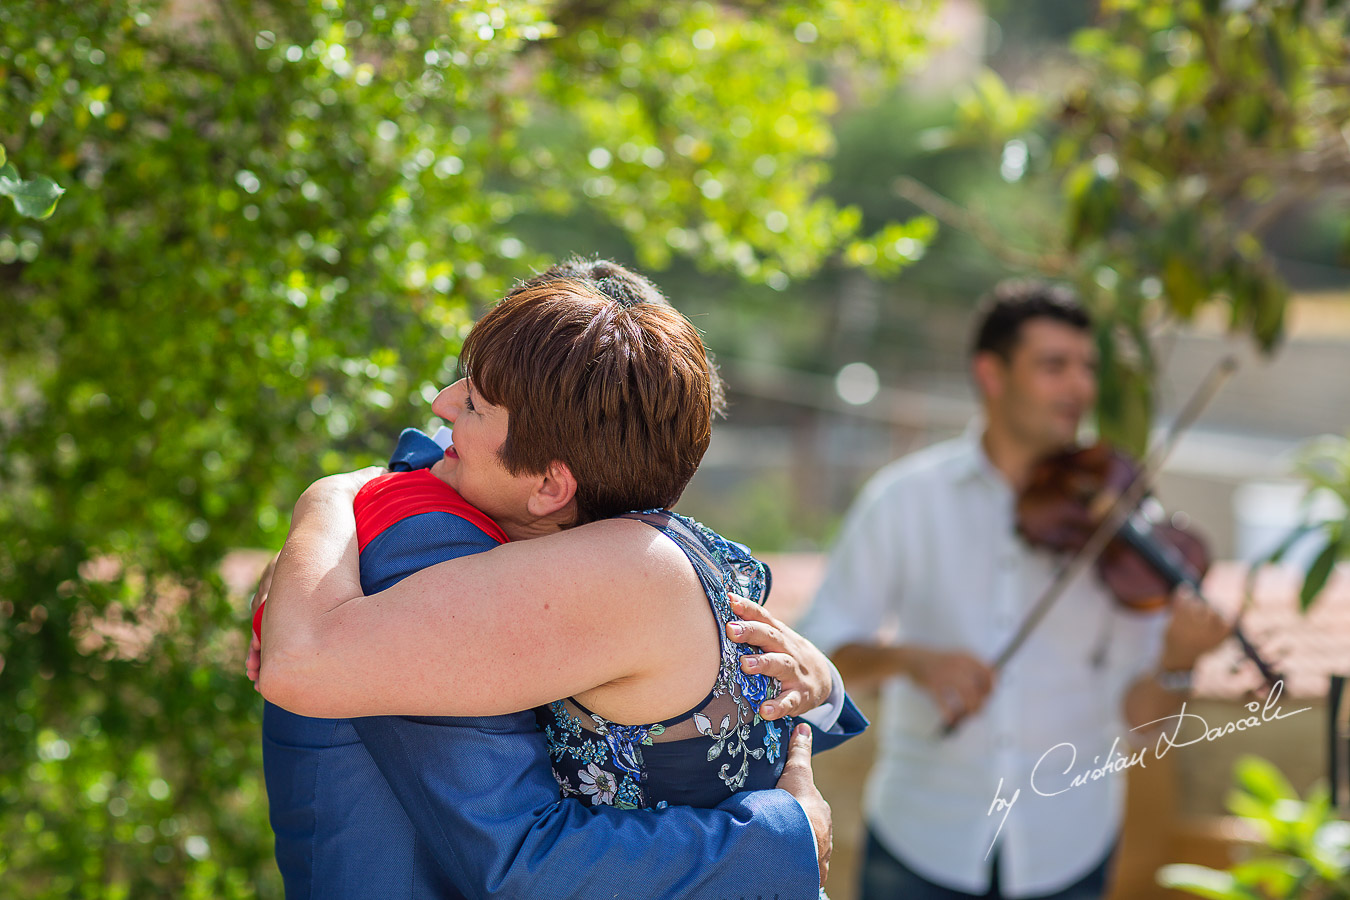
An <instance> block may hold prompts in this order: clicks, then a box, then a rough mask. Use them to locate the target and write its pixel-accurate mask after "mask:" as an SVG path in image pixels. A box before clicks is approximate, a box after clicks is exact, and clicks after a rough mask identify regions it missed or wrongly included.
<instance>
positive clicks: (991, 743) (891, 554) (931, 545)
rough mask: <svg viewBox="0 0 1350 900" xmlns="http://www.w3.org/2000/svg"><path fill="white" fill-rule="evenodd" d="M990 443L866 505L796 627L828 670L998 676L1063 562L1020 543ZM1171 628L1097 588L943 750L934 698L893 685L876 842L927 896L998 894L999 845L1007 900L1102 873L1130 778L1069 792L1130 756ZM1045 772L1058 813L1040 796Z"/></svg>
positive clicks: (876, 799) (1053, 627) (935, 454)
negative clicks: (1075, 782) (976, 668)
mask: <svg viewBox="0 0 1350 900" xmlns="http://www.w3.org/2000/svg"><path fill="white" fill-rule="evenodd" d="M979 434H980V430H979V429H978V428H975V427H972V429H970V430H968V431H967V433H966V435H964V436H963V437H961V438H957V439H955V440H952V441H948V442H945V443H942V444H937V445H935V446H932V447H929V448H927V449H926V450H923V451H921V452H919V453H916V454H914V455H912V456H909V457H906V458H904V459H902V460H899V461H897V462H895V463H892V464H891V465H889V466H887V467H886V468H885V469H883V470H882V471H881V472H880V473H878V474H877V475H876V476H875V477H874V478H873V479H872V480H871V481H870V482H869V483H868V485H867V487H866V488H865V489H864V490H863V492H862V494H861V496H860V497H859V499H858V500H857V502H856V503H855V505H854V507H853V509H852V510H851V511H850V513H849V515H848V518H847V520H846V521H845V524H844V529H843V532H842V534H841V535H840V538H839V541H838V544H837V546H836V547H835V550H834V553H833V554H832V556H831V558H830V564H829V568H828V570H827V572H826V575H825V581H824V584H823V585H822V586H821V588H820V591H819V593H818V594H817V596H816V600H815V603H814V605H813V606H812V608H811V610H810V611H809V612H808V614H807V615H806V617H805V618H804V619H803V620H802V622H801V623H800V624H799V626H798V630H799V631H801V632H802V633H803V634H805V635H806V636H807V637H809V638H811V639H812V640H814V641H815V642H816V644H817V645H819V646H820V648H821V649H822V650H824V651H825V652H826V653H832V652H833V651H834V650H836V649H837V648H839V647H840V646H841V645H843V644H846V643H877V642H878V641H879V640H880V641H884V642H893V643H914V644H922V645H925V646H928V647H933V648H939V649H952V650H956V649H964V650H966V651H968V652H971V653H973V654H974V655H976V656H977V657H979V658H981V659H985V660H992V659H994V657H995V656H996V655H997V654H998V653H999V651H1000V650H1002V649H1003V647H1004V646H1005V645H1006V644H1007V642H1008V641H1009V639H1010V638H1011V637H1012V635H1013V633H1014V631H1015V630H1016V629H1017V627H1018V625H1019V623H1020V622H1021V620H1022V619H1023V617H1024V616H1025V614H1026V613H1027V611H1028V610H1029V609H1030V608H1031V606H1032V605H1033V604H1034V603H1035V602H1036V599H1037V598H1038V597H1039V596H1040V594H1041V593H1042V591H1043V590H1044V588H1045V586H1046V585H1048V584H1049V583H1050V581H1051V579H1052V577H1053V573H1054V571H1055V568H1056V566H1057V564H1058V562H1059V560H1058V559H1057V558H1055V557H1053V556H1051V555H1049V554H1047V553H1044V552H1041V551H1034V550H1031V549H1030V548H1028V547H1027V545H1026V544H1025V543H1023V542H1022V541H1021V539H1020V538H1018V536H1017V535H1016V533H1015V532H1014V527H1013V506H1014V501H1015V497H1014V495H1013V492H1012V490H1011V488H1010V487H1009V485H1008V483H1007V482H1006V481H1005V480H1004V478H1003V477H1002V475H1001V474H1000V473H999V472H998V471H997V470H996V469H995V468H994V467H993V466H992V464H991V463H990V462H989V460H988V458H987V457H986V456H985V454H984V451H983V449H982V448H981V445H980V442H979ZM1165 624H1166V616H1165V615H1162V614H1149V615H1140V614H1135V613H1129V612H1122V611H1119V610H1117V609H1116V608H1115V606H1114V605H1113V603H1112V602H1111V601H1110V599H1109V597H1108V595H1107V594H1106V592H1105V591H1104V589H1103V588H1102V587H1101V586H1100V584H1099V583H1098V581H1097V580H1096V577H1095V576H1094V575H1093V574H1091V573H1090V572H1089V573H1087V574H1085V575H1084V576H1083V577H1081V578H1079V579H1078V580H1076V581H1075V582H1074V583H1073V584H1072V585H1071V586H1070V587H1069V589H1068V590H1067V591H1066V592H1065V593H1064V595H1063V596H1062V597H1061V598H1060V599H1059V601H1058V602H1057V603H1056V604H1055V606H1054V607H1053V608H1052V610H1051V611H1050V613H1049V614H1048V615H1047V616H1046V617H1045V619H1044V621H1042V622H1041V624H1040V626H1039V627H1038V628H1037V630H1036V631H1035V632H1034V633H1033V634H1032V636H1031V637H1030V638H1029V639H1028V640H1027V642H1026V643H1025V644H1024V645H1023V646H1022V648H1021V650H1020V651H1019V652H1018V653H1017V654H1016V655H1014V656H1013V657H1012V659H1011V661H1010V662H1009V663H1008V665H1007V666H1006V667H1005V668H1004V669H1003V671H1002V672H1001V673H1000V674H999V675H998V676H997V677H996V682H995V687H994V690H993V693H992V694H991V695H990V696H989V698H988V700H987V703H986V705H985V706H984V708H983V709H982V710H981V711H980V712H979V713H978V714H977V715H975V716H972V717H970V718H968V719H967V720H966V721H965V722H964V723H963V724H962V725H961V726H960V728H959V729H958V730H957V731H956V732H955V733H954V734H953V735H951V736H950V737H947V738H938V737H937V736H936V735H937V732H938V729H939V727H940V720H939V716H938V713H937V709H936V707H935V706H934V705H933V703H932V702H931V700H930V698H929V696H928V694H927V693H926V692H924V691H923V690H922V689H921V688H919V687H917V686H916V685H915V684H914V683H913V682H911V681H910V680H909V679H905V678H893V679H889V680H888V681H887V682H886V683H885V684H884V685H883V687H882V694H881V700H882V708H881V713H882V714H881V723H880V737H879V740H880V747H879V751H878V758H877V763H876V765H875V766H874V768H873V770H872V774H871V776H870V778H869V780H868V784H867V791H866V798H865V804H864V807H865V808H864V812H865V815H866V818H867V820H868V823H869V825H870V827H871V828H872V830H873V832H874V833H875V834H876V835H877V838H878V840H880V841H881V842H882V844H883V845H884V846H885V847H886V848H887V849H889V850H890V851H891V853H893V854H894V855H895V856H896V857H898V858H899V859H901V860H902V861H903V862H904V863H905V864H906V865H907V866H909V867H910V868H911V869H913V870H914V871H916V872H918V873H919V874H920V875H922V876H924V877H925V878H927V879H929V880H930V881H934V882H937V883H938V884H942V885H945V886H948V887H950V888H953V889H956V890H961V891H966V892H969V893H978V894H983V893H984V892H985V891H986V890H987V889H988V887H989V862H988V860H989V859H992V854H990V853H989V851H990V848H991V846H992V845H993V843H994V840H995V835H996V833H998V843H999V858H1000V863H999V865H1000V882H1001V886H1002V890H1003V893H1004V894H1005V896H1013V897H1017V896H1030V895H1036V894H1044V893H1050V892H1053V891H1056V890H1059V889H1060V888H1063V887H1066V886H1068V885H1069V884H1072V883H1073V882H1074V881H1077V880H1078V879H1080V878H1082V877H1083V876H1084V875H1086V874H1087V873H1088V872H1090V871H1091V870H1092V869H1093V868H1095V867H1096V866H1097V865H1098V864H1099V863H1100V862H1101V860H1102V858H1103V857H1104V855H1105V854H1106V853H1107V851H1108V850H1109V849H1110V847H1111V845H1112V843H1113V842H1114V841H1115V840H1116V837H1117V834H1118V831H1119V828H1120V824H1121V820H1122V817H1123V809H1124V788H1125V782H1124V778H1125V775H1124V773H1123V772H1122V773H1107V774H1105V775H1104V776H1103V777H1099V778H1097V779H1095V780H1093V779H1091V778H1089V779H1088V780H1086V782H1085V783H1083V784H1081V785H1080V786H1077V787H1072V788H1069V785H1070V782H1071V779H1072V778H1073V776H1074V775H1077V774H1078V773H1080V772H1083V771H1090V770H1091V769H1094V768H1096V767H1098V766H1100V765H1101V764H1102V763H1105V762H1108V759H1107V757H1108V755H1109V751H1110V750H1111V747H1112V742H1113V741H1114V740H1116V739H1117V738H1119V742H1118V744H1117V745H1116V751H1115V754H1114V755H1111V759H1116V758H1118V757H1119V756H1122V755H1123V756H1124V757H1126V758H1128V757H1129V756H1130V755H1131V747H1130V744H1129V733H1128V727H1127V726H1126V725H1125V723H1124V721H1123V719H1122V714H1121V703H1122V700H1123V698H1124V694H1125V690H1126V689H1127V687H1128V686H1129V684H1130V683H1131V682H1133V681H1134V680H1135V678H1137V677H1138V676H1140V675H1141V674H1143V673H1144V672H1146V671H1148V670H1149V669H1150V668H1152V667H1153V666H1154V665H1155V664H1156V661H1157V657H1158V653H1159V650H1160V646H1161V637H1162V630H1163V628H1164V626H1165ZM1066 745H1072V750H1071V749H1070V747H1069V746H1066ZM1071 752H1072V753H1076V758H1074V759H1073V762H1072V764H1071V763H1070V754H1071ZM1042 757H1044V760H1043V761H1042ZM1094 757H1097V758H1098V762H1096V763H1094V762H1093V759H1094ZM1038 761H1039V766H1038ZM1145 762H1147V761H1145ZM1066 768H1069V769H1070V771H1069V772H1068V774H1067V775H1066V774H1063V773H1064V770H1065V769H1066ZM1033 770H1034V771H1035V773H1036V779H1035V785H1036V788H1038V789H1039V790H1040V791H1042V792H1044V793H1045V794H1054V796H1041V795H1038V794H1037V792H1036V790H1034V789H1033V785H1032V773H1033ZM1000 779H1001V780H1002V784H1001V786H1000ZM1065 788H1069V789H1068V790H1063V789H1065ZM1019 790H1020V794H1019V795H1018V796H1017V799H1016V801H1015V802H1014V803H1013V805H1012V807H1011V808H1010V809H1006V810H1003V809H992V810H991V807H994V800H995V796H996V795H997V796H1000V797H1002V798H1003V799H1004V800H1005V801H1009V800H1012V798H1013V795H1014V792H1016V791H1019ZM1060 791H1062V792H1060ZM1004 812H1006V813H1007V816H1006V820H1005V818H1004ZM1000 824H1002V831H1001V833H999V828H1000Z"/></svg>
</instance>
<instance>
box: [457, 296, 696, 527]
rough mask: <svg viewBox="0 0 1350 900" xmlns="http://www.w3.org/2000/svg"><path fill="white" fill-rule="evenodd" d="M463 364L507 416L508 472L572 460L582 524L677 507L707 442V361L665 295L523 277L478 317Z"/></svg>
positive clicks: (487, 397)
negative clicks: (622, 294)
mask: <svg viewBox="0 0 1350 900" xmlns="http://www.w3.org/2000/svg"><path fill="white" fill-rule="evenodd" d="M460 363H461V364H462V365H463V367H464V372H465V374H466V375H467V376H468V377H469V378H470V379H472V381H473V384H474V387H475V388H476V389H477V390H478V392H479V393H480V394H481V395H482V397H483V399H485V400H487V402H489V403H492V404H494V405H496V406H501V407H505V409H506V411H507V412H508V413H509V415H510V419H509V421H508V424H507V431H506V440H505V441H504V442H503V443H502V447H501V450H500V451H499V453H498V455H499V456H500V457H501V460H502V463H503V464H504V465H505V466H506V468H507V469H508V470H509V471H510V472H512V473H513V474H520V473H521V472H527V473H530V474H537V473H540V472H543V471H545V470H546V469H547V468H548V466H549V464H550V463H552V462H553V461H554V460H559V461H561V462H563V463H566V464H567V466H568V468H570V469H571V471H572V474H573V475H574V476H575V477H576V481H577V493H576V502H577V520H576V522H575V524H577V525H583V524H585V523H586V522H591V521H594V520H596V519H603V518H606V517H608V516H613V515H617V514H619V513H622V512H627V511H628V510H632V509H650V508H654V507H669V506H673V505H674V504H675V501H676V500H678V499H679V498H680V494H681V493H682V492H683V491H684V487H685V485H686V484H688V483H689V479H690V478H691V477H693V474H694V470H695V469H697V468H698V464H699V461H700V460H701V459H702V458H703V453H704V451H706V450H707V449H708V440H709V438H710V437H711V434H712V415H713V392H712V386H711V377H712V376H711V372H710V369H709V366H708V358H707V355H706V353H705V351H704V349H703V341H702V339H700V337H699V335H698V331H697V330H695V328H694V326H693V325H691V324H689V321H688V320H687V319H685V318H684V316H682V315H680V314H679V313H678V312H676V311H675V308H674V307H672V306H671V305H670V304H668V303H649V302H639V303H632V304H625V303H623V302H621V301H618V300H615V299H614V298H613V297H611V296H609V295H608V294H605V293H601V292H600V291H598V290H596V288H595V287H593V286H592V285H591V283H590V282H589V281H581V280H576V279H571V278H558V279H554V280H550V281H544V282H542V283H536V284H533V285H530V286H523V287H522V288H520V289H518V290H515V291H512V292H511V294H510V295H508V296H507V297H506V299H505V300H503V301H502V302H501V303H499V304H497V306H495V307H493V309H492V310H491V311H489V312H488V314H487V315H485V316H484V317H483V318H482V319H480V320H479V321H478V324H476V325H474V327H473V330H472V331H471V332H469V336H468V337H467V338H466V339H465V341H464V349H463V351H462V352H461V354H460Z"/></svg>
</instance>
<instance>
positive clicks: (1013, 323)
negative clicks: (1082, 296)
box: [970, 279, 1092, 362]
mask: <svg viewBox="0 0 1350 900" xmlns="http://www.w3.org/2000/svg"><path fill="white" fill-rule="evenodd" d="M977 316H978V321H979V327H978V328H976V330H975V342H974V344H973V345H972V346H971V349H970V353H971V355H972V356H975V355H978V354H980V353H996V354H998V356H999V357H1000V358H1001V359H1002V360H1003V361H1004V362H1009V361H1011V359H1012V353H1013V350H1014V349H1015V348H1016V347H1017V342H1018V341H1019V340H1021V337H1022V325H1023V324H1024V323H1026V322H1029V321H1031V320H1032V319H1050V320H1051V321H1054V322H1061V323H1063V324H1065V325H1068V326H1069V327H1070V328H1076V329H1078V330H1079V331H1082V332H1088V333H1090V332H1091V331H1092V319H1091V318H1090V317H1089V316H1088V314H1087V310H1085V309H1084V308H1083V305H1082V304H1081V303H1079V302H1078V295H1077V294H1075V293H1074V292H1073V290H1072V289H1071V288H1068V287H1066V286H1064V285H1060V284H1050V283H1048V282H1045V281H1034V280H1025V279H1010V280H1007V281H1000V282H999V283H998V284H996V285H994V289H993V290H992V291H990V292H989V293H988V294H986V295H985V296H984V298H983V299H982V300H981V301H980V307H979V312H978V314H977Z"/></svg>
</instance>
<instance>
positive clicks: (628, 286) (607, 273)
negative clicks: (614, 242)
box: [507, 256, 670, 306]
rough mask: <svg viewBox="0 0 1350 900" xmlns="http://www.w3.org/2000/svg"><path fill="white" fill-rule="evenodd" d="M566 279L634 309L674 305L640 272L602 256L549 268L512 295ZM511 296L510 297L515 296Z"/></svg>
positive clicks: (530, 279)
mask: <svg viewBox="0 0 1350 900" xmlns="http://www.w3.org/2000/svg"><path fill="white" fill-rule="evenodd" d="M563 279H572V280H575V281H584V282H586V283H587V284H589V285H590V286H591V287H593V288H595V289H596V290H597V291H599V292H600V293H602V294H604V295H605V296H606V297H609V298H610V299H611V300H615V301H617V302H618V303H619V304H620V305H622V306H632V305H634V304H635V303H669V302H670V301H669V300H667V299H666V296H665V294H662V293H661V289H660V288H658V287H657V286H656V285H654V284H652V283H651V281H650V280H648V279H647V278H645V277H643V276H641V275H639V274H638V273H636V272H631V271H629V270H628V269H625V268H624V267H623V266H621V265H619V264H618V263H616V262H613V261H611V260H608V259H600V258H598V257H597V258H595V259H586V258H585V257H582V256H572V257H569V258H568V259H565V260H563V261H562V262H560V263H556V264H555V265H552V266H549V267H548V268H547V269H545V270H544V271H543V272H540V273H539V274H538V275H536V276H534V277H533V278H529V279H526V280H525V281H522V282H521V283H520V284H518V285H516V287H515V288H514V289H513V290H512V291H511V294H516V293H518V292H520V291H523V290H526V289H528V288H533V287H539V286H540V285H544V284H548V283H549V282H553V281H561V280H563ZM511 294H508V295H507V296H511Z"/></svg>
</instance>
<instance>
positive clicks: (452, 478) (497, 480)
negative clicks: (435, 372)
mask: <svg viewBox="0 0 1350 900" xmlns="http://www.w3.org/2000/svg"><path fill="white" fill-rule="evenodd" d="M431 411H432V412H434V413H435V414H436V415H438V416H440V417H441V418H442V419H445V420H446V421H447V422H449V423H450V424H451V426H452V428H453V432H452V434H453V440H454V443H452V444H451V445H450V448H449V449H448V450H446V451H445V457H444V458H443V459H441V460H440V461H439V462H437V463H436V465H434V466H432V468H431V471H432V474H434V475H435V476H436V477H437V478H440V479H441V480H442V481H444V482H445V483H446V484H448V485H450V486H451V487H452V488H454V489H455V490H457V491H459V494H460V496H461V497H463V498H464V499H465V500H467V501H469V503H471V504H473V505H474V506H476V507H478V508H479V509H480V510H482V511H483V512H485V513H487V514H488V515H489V516H491V517H492V518H493V519H494V520H496V522H497V523H498V524H499V525H501V526H502V527H503V528H505V529H507V533H508V534H509V533H511V529H510V528H509V527H508V526H509V525H511V524H512V523H516V522H521V521H525V520H528V517H529V511H528V509H527V507H526V503H527V502H528V499H529V494H530V487H531V485H532V483H533V479H532V478H531V477H530V476H529V475H525V474H522V475H512V474H511V472H510V471H508V470H507V468H506V466H505V465H503V463H502V460H501V457H500V455H499V452H500V450H501V448H502V444H503V443H504V442H505V441H506V428H507V424H508V421H509V414H508V413H507V411H506V409H505V408H504V407H501V406H493V405H492V404H490V403H488V402H487V401H486V400H484V399H483V398H482V396H481V395H479V394H478V393H477V392H476V391H475V390H474V389H473V385H472V384H471V383H470V381H469V379H467V378H461V379H460V380H459V381H456V382H455V383H454V384H452V385H450V386H449V387H447V388H445V389H444V390H442V391H441V392H440V393H439V394H437V395H436V399H435V400H433V401H432V402H431Z"/></svg>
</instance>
